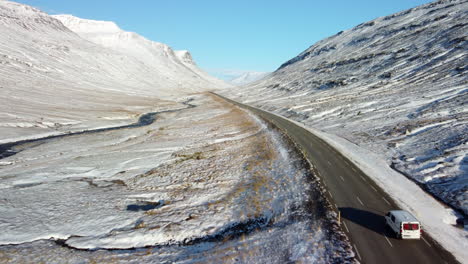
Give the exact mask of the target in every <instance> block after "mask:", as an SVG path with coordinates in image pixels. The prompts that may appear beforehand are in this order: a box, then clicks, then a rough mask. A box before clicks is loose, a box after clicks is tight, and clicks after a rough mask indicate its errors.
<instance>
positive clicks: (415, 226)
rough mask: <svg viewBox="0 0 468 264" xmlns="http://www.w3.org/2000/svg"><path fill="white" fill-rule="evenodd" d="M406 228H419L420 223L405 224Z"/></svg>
mask: <svg viewBox="0 0 468 264" xmlns="http://www.w3.org/2000/svg"><path fill="white" fill-rule="evenodd" d="M403 229H404V230H418V229H419V224H403Z"/></svg>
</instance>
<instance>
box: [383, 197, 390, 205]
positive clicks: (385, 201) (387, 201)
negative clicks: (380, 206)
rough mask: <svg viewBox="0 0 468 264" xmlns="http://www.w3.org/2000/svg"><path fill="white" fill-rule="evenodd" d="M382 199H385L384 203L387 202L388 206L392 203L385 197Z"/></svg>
mask: <svg viewBox="0 0 468 264" xmlns="http://www.w3.org/2000/svg"><path fill="white" fill-rule="evenodd" d="M382 199H384V201H385V202H386V203H387V204H388V205H390V202H389V201H387V199H385V197H382Z"/></svg>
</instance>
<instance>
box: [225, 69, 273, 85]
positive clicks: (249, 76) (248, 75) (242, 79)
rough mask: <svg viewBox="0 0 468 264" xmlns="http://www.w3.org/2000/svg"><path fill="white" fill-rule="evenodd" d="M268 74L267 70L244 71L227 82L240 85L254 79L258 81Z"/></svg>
mask: <svg viewBox="0 0 468 264" xmlns="http://www.w3.org/2000/svg"><path fill="white" fill-rule="evenodd" d="M268 74H270V73H269V72H245V73H243V74H242V75H240V76H237V77H235V78H234V79H232V80H230V81H229V83H231V84H234V85H237V86H241V85H246V84H249V83H252V82H255V81H258V80H260V79H262V78H264V77H265V76H267V75H268Z"/></svg>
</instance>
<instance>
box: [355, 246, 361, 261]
mask: <svg viewBox="0 0 468 264" xmlns="http://www.w3.org/2000/svg"><path fill="white" fill-rule="evenodd" d="M353 245H354V249H355V250H356V254H357V256H358V258H359V260H362V259H361V255H360V254H359V250H357V247H356V244H353Z"/></svg>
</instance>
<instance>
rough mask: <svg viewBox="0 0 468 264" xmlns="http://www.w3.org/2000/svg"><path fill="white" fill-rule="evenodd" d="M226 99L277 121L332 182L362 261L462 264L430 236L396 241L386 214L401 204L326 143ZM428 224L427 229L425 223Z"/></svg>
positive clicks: (331, 197) (332, 194)
mask: <svg viewBox="0 0 468 264" xmlns="http://www.w3.org/2000/svg"><path fill="white" fill-rule="evenodd" d="M218 96H219V95H218ZM220 97H222V96H220ZM222 98H224V99H225V100H227V101H229V102H231V103H234V104H236V105H238V106H240V107H242V108H245V109H248V110H250V111H251V112H253V113H255V114H256V115H258V116H260V117H262V118H263V119H265V120H267V121H269V122H271V123H273V124H274V125H276V126H277V127H278V128H280V129H281V130H282V131H283V132H284V133H287V134H288V136H289V137H290V138H291V139H292V140H294V141H295V142H296V144H298V146H299V147H300V148H302V151H303V152H304V153H305V155H306V158H307V159H308V160H309V161H310V162H311V163H312V164H313V165H314V167H315V169H316V171H317V172H318V174H319V177H320V178H321V181H322V183H323V184H324V185H325V186H326V188H327V190H328V195H329V197H328V199H329V200H330V202H331V203H332V204H334V205H335V206H336V208H337V209H338V210H339V211H340V214H341V225H342V229H343V231H344V232H345V233H347V235H348V237H349V238H350V241H351V243H352V245H353V248H354V252H355V253H356V255H357V258H358V260H359V261H360V262H362V263H381V264H384V263H421V264H428V263H459V262H458V261H456V259H455V258H454V257H453V255H452V254H450V253H449V252H448V251H446V250H445V249H443V248H442V247H441V246H440V245H439V244H437V243H436V242H435V241H434V240H433V239H432V238H431V237H430V236H429V235H427V234H424V235H423V237H422V239H420V240H399V239H396V238H395V237H394V235H393V234H392V233H391V232H390V231H389V230H387V229H386V228H385V219H384V215H385V214H386V213H387V212H388V211H389V210H395V209H399V207H398V206H397V205H396V204H395V202H394V201H393V200H392V198H390V197H389V196H388V195H387V194H386V193H385V192H384V191H383V190H382V189H381V188H379V187H378V186H377V185H376V184H375V183H374V182H373V181H372V180H371V178H370V177H368V176H367V175H366V174H364V173H363V172H362V171H361V170H359V168H358V167H356V166H355V165H354V164H353V163H352V162H350V161H349V160H348V159H347V158H346V157H344V156H343V155H341V154H340V153H339V152H337V151H336V150H335V149H333V147H331V146H330V145H328V144H327V143H326V142H324V141H323V140H321V139H320V138H318V137H317V136H315V135H314V134H312V133H311V132H309V131H308V130H306V129H304V128H302V127H300V126H298V125H296V124H294V123H293V122H291V121H288V120H287V119H285V118H282V117H279V116H277V115H273V114H271V113H268V112H265V111H262V110H260V109H257V108H253V107H251V106H247V105H244V104H240V103H238V102H235V101H232V100H230V99H228V98H225V97H222ZM422 226H423V229H424V223H422Z"/></svg>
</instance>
